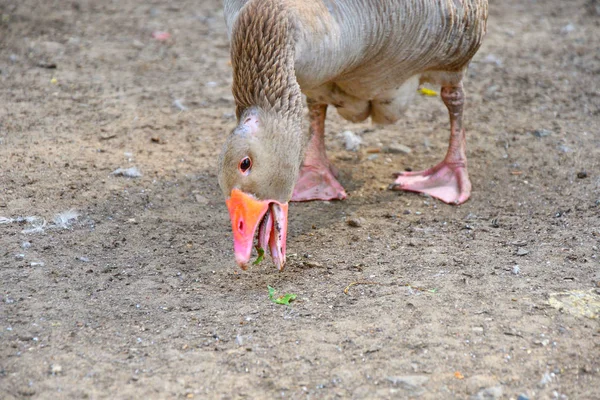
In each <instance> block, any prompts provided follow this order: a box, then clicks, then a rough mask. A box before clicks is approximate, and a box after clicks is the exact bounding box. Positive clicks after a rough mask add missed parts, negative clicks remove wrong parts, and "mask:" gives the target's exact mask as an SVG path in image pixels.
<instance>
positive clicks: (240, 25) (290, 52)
mask: <svg viewBox="0 0 600 400" xmlns="http://www.w3.org/2000/svg"><path fill="white" fill-rule="evenodd" d="M225 18H226V21H227V25H228V28H229V33H230V38H231V60H232V66H233V95H234V98H235V101H236V106H237V108H236V113H237V117H238V126H237V127H236V129H234V131H233V132H232V134H231V136H230V137H229V139H228V140H227V142H226V144H225V146H224V149H223V153H222V156H221V160H220V170H219V183H220V185H221V188H222V189H223V192H224V195H225V197H226V198H229V197H230V196H232V193H233V191H234V190H236V189H237V190H238V191H239V192H240V193H245V194H246V195H248V196H250V197H251V198H252V199H254V200H256V201H258V202H259V203H260V204H263V205H265V207H266V205H269V207H271V205H272V204H275V203H277V204H280V205H285V204H287V202H288V201H289V200H290V199H292V200H298V201H302V200H312V199H323V200H327V199H342V198H344V197H345V196H346V193H345V191H344V190H343V188H342V187H341V185H340V184H339V182H337V180H336V179H335V177H334V174H333V172H332V169H331V166H330V164H329V161H328V160H327V157H326V155H325V148H324V141H323V134H324V120H325V113H326V108H327V105H333V106H335V107H336V108H337V110H338V112H339V113H340V115H342V116H343V117H344V118H346V119H348V120H351V121H362V120H364V119H366V118H368V117H369V116H370V117H371V119H372V120H373V121H374V122H375V123H393V122H395V121H397V120H398V119H399V118H400V117H401V115H402V113H403V111H404V110H405V109H406V107H407V106H408V104H409V103H410V100H411V99H412V97H413V96H414V94H415V92H416V89H417V87H418V85H419V84H420V83H423V82H430V83H433V84H437V85H440V86H441V87H442V92H441V94H442V95H441V97H442V100H443V101H444V103H445V104H446V106H447V107H448V110H449V115H450V123H451V124H450V125H451V139H450V146H449V149H448V153H447V155H446V158H445V159H444V161H442V162H441V163H440V164H438V165H437V166H435V167H433V168H430V169H429V170H425V171H422V172H419V173H410V174H399V176H398V179H397V180H396V182H395V183H394V184H393V185H392V188H394V189H401V190H409V191H419V192H425V193H429V194H431V195H432V196H434V197H437V198H440V199H441V200H443V201H445V202H448V203H456V204H459V203H462V202H464V201H466V200H467V199H468V197H469V195H470V190H471V185H470V181H469V178H468V174H467V168H466V156H465V135H464V130H463V128H462V110H463V104H464V93H463V91H462V77H463V74H464V71H465V69H466V67H467V65H468V63H469V61H470V60H471V58H472V57H473V55H474V54H475V52H476V51H477V49H478V48H479V46H480V44H481V41H482V39H483V36H484V34H485V30H486V20H487V1H486V0H362V1H360V0H314V1H304V0H225ZM301 93H304V94H305V95H306V96H307V101H308V105H309V118H310V129H309V130H308V132H307V131H306V130H303V129H302V128H301V126H302V114H303V112H302V102H301ZM309 139H310V140H309ZM307 146H308V147H307ZM305 149H306V154H305V155H304V153H305ZM303 157H304V163H303V162H302V160H303ZM246 158H247V159H248V160H247V161H244V162H245V163H244V164H242V162H241V161H242V160H244V159H246ZM248 163H250V164H251V167H250V168H248V169H245V166H247V165H249V164H248ZM299 175H300V178H299V179H298V176H299ZM295 185H296V186H295ZM294 186H295V187H294ZM236 198H237V197H236ZM254 200H252V201H254ZM236 201H237V200H236ZM244 202H245V200H244ZM244 202H242V204H237V203H236V204H230V203H228V206H229V211H230V214H231V217H232V227H233V229H234V236H235V234H236V232H237V233H238V234H240V235H242V233H243V236H244V240H245V241H246V242H247V241H248V240H250V242H251V241H252V237H253V235H254V232H255V230H256V228H257V226H258V225H261V221H263V222H262V224H264V221H266V220H268V219H269V218H271V217H273V214H274V213H275V211H272V210H271V208H267V209H265V208H264V207H263V206H261V207H259V208H257V209H260V210H261V212H264V213H266V214H263V215H266V217H264V218H263V216H260V215H259V216H258V219H257V218H255V217H256V216H253V217H252V218H251V219H252V221H254V220H255V219H256V225H257V226H248V224H247V223H244V218H246V214H244V213H242V214H240V212H241V211H240V210H246V208H245V205H244V204H245V203H244ZM259 203H257V204H259ZM285 209H286V210H287V208H285ZM236 210H237V211H236ZM265 210H266V211H265ZM244 212H245V211H244ZM236 213H237V214H236ZM277 213H279V211H277ZM240 216H241V217H240ZM240 218H241V219H240ZM261 218H263V219H262V220H261ZM240 222H242V223H241V224H240ZM275 222H278V221H275ZM240 226H242V227H243V228H244V230H243V232H242V230H240ZM261 226H262V225H261ZM273 226H274V227H276V224H275V225H273ZM236 230H237V231H236ZM263 233H264V229H263ZM275 233H277V232H276V229H275V228H273V230H272V234H271V235H270V236H269V235H266V234H265V236H264V237H263V238H262V239H261V238H259V246H261V247H265V246H266V244H267V243H265V242H264V241H265V240H266V241H267V242H268V241H269V240H270V238H272V237H273V235H275ZM280 236H281V235H280ZM283 236H285V235H283ZM240 237H241V236H240ZM248 238H250V239H248ZM238 239H239V238H238V237H237V236H236V241H237V240H238ZM240 240H241V239H240ZM261 240H262V242H261ZM236 243H237V242H236ZM284 244H285V243H284ZM236 246H237V245H236ZM273 246H274V245H273ZM273 246H271V250H272V251H273ZM238 247H239V246H238ZM238 247H236V256H237V258H238V262H240V264H244V263H245V261H247V257H249V255H250V253H249V252H250V250H249V247H248V244H247V243H245V245H244V246H243V251H242V250H240V249H241V247H240V248H238ZM284 247H285V246H280V249H279V250H282V248H283V250H284ZM238 250H239V251H238ZM279 250H277V249H275V251H279ZM240 252H242V253H243V254H241V253H240ZM282 253H284V251H283V252H282ZM284 256H285V254H279V255H278V257H279V258H278V260H279V261H278V263H279V265H278V266H279V267H280V268H282V267H283V262H285V257H284Z"/></svg>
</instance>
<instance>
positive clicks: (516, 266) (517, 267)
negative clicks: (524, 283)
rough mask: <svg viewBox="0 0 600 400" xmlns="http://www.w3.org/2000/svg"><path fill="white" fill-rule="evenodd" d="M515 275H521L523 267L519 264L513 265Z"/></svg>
mask: <svg viewBox="0 0 600 400" xmlns="http://www.w3.org/2000/svg"><path fill="white" fill-rule="evenodd" d="M511 272H512V273H513V275H519V274H520V273H521V268H520V267H519V266H518V265H515V266H513V267H512V271H511Z"/></svg>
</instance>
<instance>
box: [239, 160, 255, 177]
mask: <svg viewBox="0 0 600 400" xmlns="http://www.w3.org/2000/svg"><path fill="white" fill-rule="evenodd" d="M250 168H252V160H250V158H249V157H244V159H242V161H240V166H239V169H240V171H241V172H242V173H243V174H246V173H248V172H249V171H250Z"/></svg>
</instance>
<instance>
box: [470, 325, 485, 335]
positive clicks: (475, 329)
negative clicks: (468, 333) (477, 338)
mask: <svg viewBox="0 0 600 400" xmlns="http://www.w3.org/2000/svg"><path fill="white" fill-rule="evenodd" d="M471 330H472V331H473V332H476V333H483V327H482V326H474V327H472V328H471Z"/></svg>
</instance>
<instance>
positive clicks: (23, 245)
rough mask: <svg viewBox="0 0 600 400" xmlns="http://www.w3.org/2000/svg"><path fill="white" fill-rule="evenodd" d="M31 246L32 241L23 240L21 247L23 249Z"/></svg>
mask: <svg viewBox="0 0 600 400" xmlns="http://www.w3.org/2000/svg"><path fill="white" fill-rule="evenodd" d="M30 247H31V243H30V242H23V243H21V248H22V249H28V248H30Z"/></svg>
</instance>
